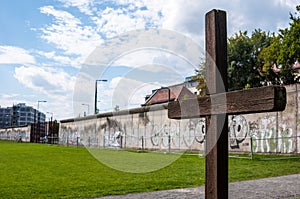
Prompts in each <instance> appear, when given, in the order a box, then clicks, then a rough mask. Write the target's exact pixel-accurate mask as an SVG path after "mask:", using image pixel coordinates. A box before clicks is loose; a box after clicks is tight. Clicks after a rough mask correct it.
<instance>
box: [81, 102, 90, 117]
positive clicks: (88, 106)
mask: <svg viewBox="0 0 300 199" xmlns="http://www.w3.org/2000/svg"><path fill="white" fill-rule="evenodd" d="M81 105H82V106H87V108H88V112H87V115H89V114H90V105H89V104H81Z"/></svg>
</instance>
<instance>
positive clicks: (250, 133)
mask: <svg viewBox="0 0 300 199" xmlns="http://www.w3.org/2000/svg"><path fill="white" fill-rule="evenodd" d="M164 111H166V110H160V111H157V112H156V113H155V114H154V113H151V114H150V113H137V114H132V115H129V116H127V115H125V116H122V117H121V116H112V117H106V118H97V119H94V120H92V121H85V120H83V121H79V122H74V123H63V124H62V125H61V131H60V143H62V144H73V145H75V144H77V145H78V144H79V145H85V146H88V147H124V148H149V149H168V148H172V149H195V150H204V148H205V145H204V143H205V131H206V129H205V128H206V127H205V118H194V119H187V120H169V119H168V118H165V115H166V114H165V112H164ZM255 116H257V115H255ZM249 118H250V119H249ZM251 118H252V120H251ZM253 118H255V117H253V115H252V117H248V116H244V115H230V116H228V129H229V134H228V135H229V147H230V149H232V150H239V151H250V149H251V146H252V149H253V151H254V152H280V153H292V152H294V151H295V150H296V139H294V138H291V137H292V136H293V134H294V132H293V128H292V127H291V126H292V125H291V124H290V121H289V120H290V119H289V118H285V119H284V118H283V117H280V118H281V119H282V118H283V119H282V120H283V121H281V122H278V115H276V114H263V115H262V116H260V117H257V119H255V120H253ZM251 139H252V145H251Z"/></svg>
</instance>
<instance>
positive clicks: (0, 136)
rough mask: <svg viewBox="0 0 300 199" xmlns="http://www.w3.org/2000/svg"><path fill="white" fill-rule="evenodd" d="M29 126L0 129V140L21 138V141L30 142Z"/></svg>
mask: <svg viewBox="0 0 300 199" xmlns="http://www.w3.org/2000/svg"><path fill="white" fill-rule="evenodd" d="M30 131H31V126H30V125H28V126H22V127H13V128H3V129H0V140H14V141H17V139H19V138H20V136H21V138H22V142H30Z"/></svg>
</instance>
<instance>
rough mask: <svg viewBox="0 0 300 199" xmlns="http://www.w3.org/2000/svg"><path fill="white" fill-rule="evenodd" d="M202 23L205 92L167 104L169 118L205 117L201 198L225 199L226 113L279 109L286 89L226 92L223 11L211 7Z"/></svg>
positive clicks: (265, 88)
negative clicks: (206, 89) (203, 174)
mask: <svg viewBox="0 0 300 199" xmlns="http://www.w3.org/2000/svg"><path fill="white" fill-rule="evenodd" d="M205 23H206V27H205V28H206V31H205V34H206V84H207V87H208V95H207V96H205V97H200V98H198V99H197V107H195V106H193V105H192V104H195V103H194V101H195V100H193V99H190V100H183V101H174V102H170V103H169V104H168V117H169V118H171V119H182V118H193V117H206V147H205V148H206V154H207V156H206V184H205V197H206V198H211V199H216V198H228V119H227V115H229V114H234V115H237V114H248V113H260V112H271V111H283V110H284V109H285V105H286V90H285V88H284V87H280V86H270V87H261V88H253V89H248V90H242V91H233V92H227V30H226V12H224V11H220V10H212V11H210V12H208V13H207V14H206V16H205Z"/></svg>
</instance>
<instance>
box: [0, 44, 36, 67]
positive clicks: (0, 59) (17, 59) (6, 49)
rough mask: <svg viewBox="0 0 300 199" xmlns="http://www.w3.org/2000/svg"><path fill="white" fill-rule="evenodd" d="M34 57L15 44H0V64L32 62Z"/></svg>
mask: <svg viewBox="0 0 300 199" xmlns="http://www.w3.org/2000/svg"><path fill="white" fill-rule="evenodd" d="M34 63H35V58H34V57H33V56H32V55H30V53H29V52H28V51H27V50H25V49H23V48H19V47H15V46H0V64H34Z"/></svg>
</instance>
